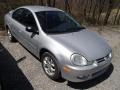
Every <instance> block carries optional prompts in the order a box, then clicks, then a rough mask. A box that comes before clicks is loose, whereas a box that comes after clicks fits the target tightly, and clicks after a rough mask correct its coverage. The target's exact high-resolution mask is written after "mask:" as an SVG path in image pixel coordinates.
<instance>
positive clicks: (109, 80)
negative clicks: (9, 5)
mask: <svg viewBox="0 0 120 90" xmlns="http://www.w3.org/2000/svg"><path fill="white" fill-rule="evenodd" d="M91 29H93V30H94V31H96V32H97V30H98V28H93V27H92V28H91ZM99 34H101V35H102V36H103V37H104V38H105V39H106V40H107V42H108V43H109V45H110V46H111V47H112V49H113V54H114V57H113V60H112V64H111V66H110V68H109V70H108V71H107V72H106V73H105V74H103V75H102V76H100V77H98V78H96V79H93V80H90V81H87V82H84V83H72V82H68V81H65V80H60V81H58V82H55V81H53V80H50V79H49V78H47V77H46V75H45V74H44V72H43V70H42V68H41V63H40V61H39V60H38V59H37V58H35V57H34V56H33V55H31V54H30V53H29V52H28V51H27V50H26V49H25V48H24V47H22V46H21V45H20V44H19V43H10V42H9V41H8V38H7V36H0V43H1V44H0V80H1V83H2V85H3V88H5V89H7V90H33V89H34V90H74V89H77V90H80V89H88V90H120V32H116V31H112V30H109V28H105V29H104V30H103V31H101V32H100V33H99ZM3 48H4V49H3ZM5 53H7V54H5Z"/></svg>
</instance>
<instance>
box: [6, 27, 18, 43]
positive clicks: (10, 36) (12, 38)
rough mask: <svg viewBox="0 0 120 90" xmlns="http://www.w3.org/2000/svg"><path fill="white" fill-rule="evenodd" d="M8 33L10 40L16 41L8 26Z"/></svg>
mask: <svg viewBox="0 0 120 90" xmlns="http://www.w3.org/2000/svg"><path fill="white" fill-rule="evenodd" d="M7 34H8V38H9V40H10V42H14V41H16V39H15V37H14V36H13V35H12V34H11V32H10V29H9V28H8V30H7Z"/></svg>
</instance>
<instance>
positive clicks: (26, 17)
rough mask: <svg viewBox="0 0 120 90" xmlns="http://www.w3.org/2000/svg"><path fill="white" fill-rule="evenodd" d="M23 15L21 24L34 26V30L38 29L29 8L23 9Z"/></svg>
mask: <svg viewBox="0 0 120 90" xmlns="http://www.w3.org/2000/svg"><path fill="white" fill-rule="evenodd" d="M23 17H24V20H23V24H24V25H25V26H31V27H33V28H35V30H38V28H37V25H36V21H35V19H34V17H33V14H32V13H31V12H30V11H29V10H27V9H25V10H24V13H23Z"/></svg>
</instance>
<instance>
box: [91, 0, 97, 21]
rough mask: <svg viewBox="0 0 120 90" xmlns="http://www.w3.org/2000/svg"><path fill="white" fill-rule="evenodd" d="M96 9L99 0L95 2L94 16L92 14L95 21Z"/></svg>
mask: <svg viewBox="0 0 120 90" xmlns="http://www.w3.org/2000/svg"><path fill="white" fill-rule="evenodd" d="M96 8H97V0H95V7H94V9H93V14H92V18H94V19H95V12H96Z"/></svg>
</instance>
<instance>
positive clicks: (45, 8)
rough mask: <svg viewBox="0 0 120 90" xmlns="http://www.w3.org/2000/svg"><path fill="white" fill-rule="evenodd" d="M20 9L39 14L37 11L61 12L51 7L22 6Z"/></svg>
mask: <svg viewBox="0 0 120 90" xmlns="http://www.w3.org/2000/svg"><path fill="white" fill-rule="evenodd" d="M20 8H26V9H29V10H32V11H33V12H39V11H62V10H60V9H57V8H53V7H48V6H34V5H33V6H22V7H20Z"/></svg>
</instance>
